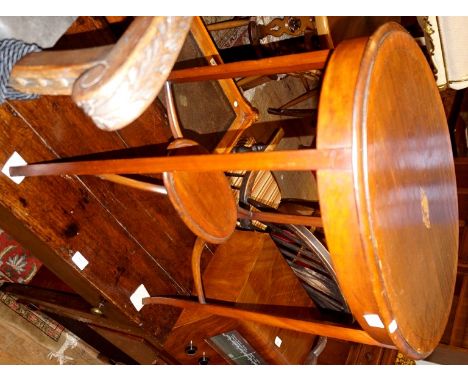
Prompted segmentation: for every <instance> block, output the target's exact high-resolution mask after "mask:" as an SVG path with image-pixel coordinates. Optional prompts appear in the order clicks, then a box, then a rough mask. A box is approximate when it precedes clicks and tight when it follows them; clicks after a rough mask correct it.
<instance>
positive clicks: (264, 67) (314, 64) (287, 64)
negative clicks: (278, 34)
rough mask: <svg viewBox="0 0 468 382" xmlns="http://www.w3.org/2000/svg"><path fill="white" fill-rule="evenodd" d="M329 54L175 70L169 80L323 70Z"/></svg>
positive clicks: (210, 78) (307, 54)
mask: <svg viewBox="0 0 468 382" xmlns="http://www.w3.org/2000/svg"><path fill="white" fill-rule="evenodd" d="M329 54H330V51H329V50H319V51H314V52H307V53H297V54H294V55H288V56H277V57H270V58H263V59H260V60H252V61H239V62H234V63H230V64H223V65H216V66H207V67H198V68H189V69H179V70H173V71H172V72H171V74H170V75H169V77H168V79H169V80H170V81H172V82H189V81H205V80H219V79H223V78H234V77H246V76H266V75H269V74H278V73H292V72H303V71H307V70H312V69H323V68H324V67H325V63H326V62H327V58H328V55H329Z"/></svg>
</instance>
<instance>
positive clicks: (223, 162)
mask: <svg viewBox="0 0 468 382" xmlns="http://www.w3.org/2000/svg"><path fill="white" fill-rule="evenodd" d="M350 154H351V152H350V150H349V149H347V148H338V149H335V148H330V149H321V150H313V149H304V150H289V151H272V152H247V153H238V154H215V155H213V154H199V155H180V156H176V157H159V158H134V159H109V160H96V161H82V162H63V163H47V164H31V165H26V166H17V167H11V168H10V174H11V175H13V176H20V175H22V176H44V175H66V174H75V175H99V174H102V173H106V174H113V173H115V174H151V173H158V172H165V171H166V172H169V171H191V172H198V171H200V170H202V171H228V170H245V169H249V170H252V171H256V170H284V171H294V170H297V171H305V170H312V169H315V170H318V169H330V170H331V171H338V170H342V169H349V165H350Z"/></svg>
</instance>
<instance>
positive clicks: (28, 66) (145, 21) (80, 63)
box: [10, 16, 191, 130]
mask: <svg viewBox="0 0 468 382" xmlns="http://www.w3.org/2000/svg"><path fill="white" fill-rule="evenodd" d="M190 24H191V17H178V16H169V17H164V16H154V17H150V16H145V17H137V18H136V19H135V21H134V22H133V23H132V24H131V25H130V27H129V28H128V29H127V31H126V32H125V33H124V35H123V36H122V37H121V38H120V40H119V41H118V42H117V43H116V44H115V45H113V46H106V47H98V48H92V49H82V50H74V51H64V52H40V53H32V54H30V55H28V56H26V57H25V58H24V59H23V60H21V61H19V62H18V63H17V65H16V66H15V68H14V69H13V71H12V75H11V79H10V84H11V85H12V86H13V87H14V88H15V89H17V90H19V91H23V92H29V93H39V94H51V95H57V94H62V95H71V96H72V98H73V100H74V101H75V103H76V104H77V105H78V106H80V107H81V108H82V109H83V110H84V111H85V113H86V114H88V115H89V116H90V117H91V118H92V119H93V121H94V123H95V124H96V125H97V126H98V127H99V128H101V129H103V130H117V129H120V128H122V127H124V126H126V125H128V124H129V123H131V122H132V121H134V120H135V119H136V118H138V117H139V116H140V114H141V113H143V111H144V110H145V109H146V108H147V107H148V106H149V105H150V103H151V102H152V101H153V100H154V98H155V97H156V96H157V95H158V93H159V91H160V90H161V87H162V86H163V84H164V82H165V81H166V78H167V77H168V75H169V73H170V71H171V69H172V66H173V65H174V62H175V61H176V59H177V57H178V55H179V51H180V49H181V48H182V45H183V43H184V41H185V37H186V35H187V33H188V31H189V29H190Z"/></svg>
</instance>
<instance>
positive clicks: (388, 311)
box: [317, 23, 458, 358]
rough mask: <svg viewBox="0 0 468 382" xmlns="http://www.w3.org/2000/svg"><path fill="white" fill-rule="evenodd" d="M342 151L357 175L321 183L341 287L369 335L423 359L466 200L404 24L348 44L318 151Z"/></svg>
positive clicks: (438, 318)
mask: <svg viewBox="0 0 468 382" xmlns="http://www.w3.org/2000/svg"><path fill="white" fill-rule="evenodd" d="M337 94H339V95H340V96H339V97H337ZM331 126H333V128H331ZM340 146H341V147H349V146H352V151H353V163H352V171H349V172H345V171H341V172H338V171H335V172H331V171H326V170H322V171H319V172H318V187H319V195H320V204H321V212H322V219H323V222H324V227H325V233H326V237H327V243H328V246H329V249H330V252H331V254H332V258H333V263H334V266H335V269H336V272H337V276H338V280H339V283H340V286H341V288H342V290H343V293H344V295H345V296H346V299H347V301H348V304H349V306H350V308H351V310H352V312H353V315H354V316H355V317H356V319H357V320H358V321H359V323H360V324H361V326H362V327H363V328H364V329H365V330H366V331H367V332H368V333H369V334H371V335H372V336H373V337H374V338H375V339H377V340H379V341H381V342H384V343H389V344H390V343H393V344H395V345H396V346H397V347H398V348H399V350H400V351H402V352H403V353H405V354H406V355H408V356H410V357H412V358H424V357H425V356H427V355H428V354H429V353H430V352H431V351H432V350H433V349H434V348H435V346H436V345H437V343H438V342H439V340H440V338H441V336H442V333H443V330H444V327H445V324H446V323H447V319H448V315H449V311H450V303H451V299H452V296H453V288H454V283H455V273H456V262H457V260H456V259H457V249H458V216H457V195H456V185H455V174H454V165H453V158H452V154H451V147H450V139H449V135H448V129H447V123H446V119H445V116H444V111H443V107H442V103H441V100H440V96H439V94H438V89H437V87H436V85H435V82H434V78H433V74H432V72H431V70H430V68H429V66H428V64H427V63H426V61H425V58H424V56H423V54H422V53H421V51H420V49H419V47H418V46H417V44H416V43H415V42H414V41H413V39H412V38H411V36H410V35H409V34H408V33H407V32H406V31H405V30H404V29H403V28H401V27H400V26H398V25H397V24H393V23H390V24H386V25H385V26H383V27H381V28H380V29H379V30H378V31H377V32H376V33H375V34H374V35H373V36H372V37H371V38H370V39H369V40H368V41H367V39H361V40H353V41H349V42H344V43H342V44H341V45H340V46H339V47H338V48H337V49H336V50H335V52H334V54H333V56H332V58H331V60H330V63H329V65H328V66H327V71H326V74H325V79H324V84H323V91H322V95H321V99H320V104H319V119H318V138H317V147H318V148H320V149H326V148H332V147H340ZM343 233H346V234H343ZM365 317H368V318H374V319H376V321H375V322H374V323H372V322H371V323H370V324H369V323H368V321H367V320H366V318H365Z"/></svg>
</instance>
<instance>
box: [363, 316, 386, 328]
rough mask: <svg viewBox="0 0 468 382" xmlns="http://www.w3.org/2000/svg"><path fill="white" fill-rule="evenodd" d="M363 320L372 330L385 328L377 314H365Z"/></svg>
mask: <svg viewBox="0 0 468 382" xmlns="http://www.w3.org/2000/svg"><path fill="white" fill-rule="evenodd" d="M364 319H365V320H366V321H367V324H368V325H369V326H372V327H373V328H385V325H384V324H383V322H382V320H381V319H380V317H379V315H378V314H365V315H364Z"/></svg>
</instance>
